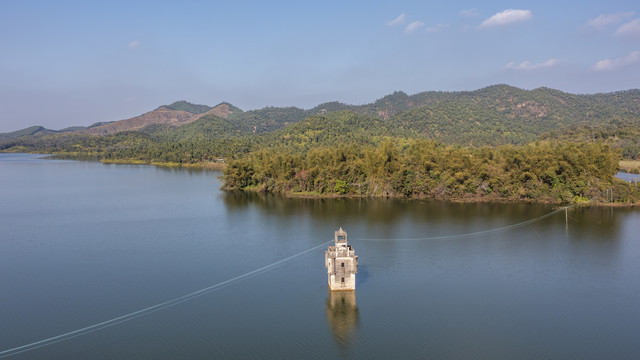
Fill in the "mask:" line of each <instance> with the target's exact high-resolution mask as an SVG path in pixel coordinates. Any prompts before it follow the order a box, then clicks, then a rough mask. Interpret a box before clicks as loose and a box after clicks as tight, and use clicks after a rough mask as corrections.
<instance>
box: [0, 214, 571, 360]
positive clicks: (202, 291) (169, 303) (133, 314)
mask: <svg viewBox="0 0 640 360" xmlns="http://www.w3.org/2000/svg"><path fill="white" fill-rule="evenodd" d="M570 207H573V206H569V207H563V208H560V209H557V210H554V211H552V212H550V213H547V214H545V215H542V216H538V217H536V218H534V219H530V220H527V221H523V222H520V223H517V224H512V225H507V226H502V227H499V228H494V229H488V230H483V231H476V232H471V233H465V234H456V235H443V236H434V237H421V238H403V239H398V238H396V239H366V238H355V239H353V240H359V241H426V240H452V239H462V238H468V237H475V236H480V235H485V234H491V233H497V232H502V231H507V230H510V229H514V228H518V227H522V226H525V225H529V224H532V223H535V222H537V221H540V220H542V219H545V218H548V217H550V216H552V215H553V214H556V213H558V212H560V211H563V210H564V211H566V210H567V209H568V208H570ZM332 241H333V240H331V241H328V242H325V243H322V244H320V245H317V246H314V247H312V248H310V249H307V250H304V251H301V252H299V253H297V254H295V255H291V256H289V257H286V258H284V259H282V260H278V261H276V262H274V263H271V264H269V265H265V266H263V267H261V268H258V269H255V270H252V271H249V272H247V273H244V274H242V275H238V276H236V277H233V278H231V279H228V280H225V281H222V282H219V283H217V284H214V285H211V286H208V287H206V288H203V289H200V290H197V291H194V292H192V293H189V294H186V295H183V296H180V297H177V298H175V299H172V300H168V301H165V302H162V303H159V304H156V305H153V306H149V307H146V308H144V309H140V310H137V311H134V312H131V313H128V314H125V315H122V316H118V317H115V318H113V319H110V320H106V321H103V322H100V323H97V324H93V325H90V326H87V327H84V328H81V329H77V330H73V331H69V332H67V333H64V334H60V335H57V336H52V337H50V338H46V339H43V340H39V341H35V342H32V343H29V344H26V345H22V346H18V347H14V348H12V349H7V350H4V351H0V358H5V357H8V356H12V355H17V354H20V353H23V352H27V351H30V350H34V349H37V348H40V347H44V346H48V345H52V344H55V343H58V342H61V341H65V340H69V339H73V338H75V337H78V336H82V335H85V334H88V333H91V332H94V331H98V330H102V329H105V328H108V327H111V326H114V325H117V324H120V323H123V322H126V321H130V320H133V319H135V318H138V317H141V316H145V315H149V314H152V313H154V312H157V311H160V310H163V309H166V308H169V307H172V306H175V305H178V304H181V303H183V302H186V301H189V300H193V299H195V298H198V297H200V296H203V295H205V294H209V293H211V292H214V291H217V290H220V289H222V288H224V287H226V286H229V285H232V284H235V283H237V282H240V281H243V280H246V279H248V278H250V277H253V276H256V275H259V274H262V273H264V272H267V271H269V270H272V269H274V268H276V267H278V266H280V265H282V264H284V263H286V262H288V261H290V260H293V259H295V258H297V257H300V256H302V255H304V254H307V253H309V252H312V251H314V250H317V249H320V248H322V247H324V246H327V245H328V244H329V243H331V242H332Z"/></svg>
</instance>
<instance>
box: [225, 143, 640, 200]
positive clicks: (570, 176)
mask: <svg viewBox="0 0 640 360" xmlns="http://www.w3.org/2000/svg"><path fill="white" fill-rule="evenodd" d="M619 155H620V153H619V151H618V150H616V149H613V148H612V147H611V146H609V145H607V144H604V143H582V144H578V143H568V142H555V141H540V142H534V143H531V144H528V145H524V146H512V145H505V146H499V147H480V148H470V147H460V146H452V145H443V144H441V143H437V142H434V141H428V140H411V141H408V142H406V143H404V144H398V143H395V142H392V141H385V142H383V143H382V145H381V146H379V147H374V146H358V145H340V146H338V147H336V148H317V149H313V150H310V151H309V152H306V153H282V152H279V151H277V150H271V149H263V150H260V151H257V152H254V153H252V154H250V155H249V156H247V157H243V158H240V159H236V160H233V161H230V162H229V164H228V166H227V168H226V169H225V175H224V180H225V188H226V189H228V190H250V191H264V192H273V193H281V194H298V195H305V194H306V195H320V196H322V195H329V196H335V195H352V196H393V197H398V196H402V197H410V198H433V199H448V200H483V201H486V200H501V201H504V200H507V201H544V202H551V203H586V202H589V201H592V202H605V201H608V200H607V199H606V198H605V197H604V194H605V192H606V190H607V189H611V188H612V187H615V188H616V191H614V200H615V201H617V202H636V201H638V200H639V199H640V198H639V197H638V190H637V189H636V188H635V187H634V186H629V184H627V183H625V182H623V181H616V180H615V179H614V178H613V177H612V174H614V173H615V172H616V170H617V166H618V165H617V159H618V158H619Z"/></svg>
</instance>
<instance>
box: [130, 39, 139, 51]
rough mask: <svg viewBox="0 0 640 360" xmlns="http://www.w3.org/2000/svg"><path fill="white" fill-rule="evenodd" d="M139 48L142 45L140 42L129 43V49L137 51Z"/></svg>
mask: <svg viewBox="0 0 640 360" xmlns="http://www.w3.org/2000/svg"><path fill="white" fill-rule="evenodd" d="M138 46H140V43H139V42H138V40H135V41H132V42H130V43H129V49H135V48H137V47H138Z"/></svg>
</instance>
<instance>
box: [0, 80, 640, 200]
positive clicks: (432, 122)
mask: <svg viewBox="0 0 640 360" xmlns="http://www.w3.org/2000/svg"><path fill="white" fill-rule="evenodd" d="M221 105H224V106H225V108H224V109H225V111H223V112H215V111H216V107H213V108H212V107H208V106H206V105H194V104H190V103H188V102H185V101H179V102H176V103H173V104H171V105H165V106H162V107H160V108H159V109H164V110H163V111H164V113H163V114H165V115H166V111H167V109H168V110H175V111H182V112H189V113H192V114H198V115H197V117H195V120H193V121H192V122H189V123H187V124H184V125H180V126H175V125H173V124H171V123H153V124H150V125H148V126H146V127H143V128H141V129H135V130H130V131H121V132H117V133H114V134H109V135H94V134H88V133H86V132H82V131H76V129H87V128H91V127H95V126H100V125H101V124H94V125H91V126H90V127H76V128H68V129H63V130H58V131H54V130H48V129H44V128H42V127H31V128H27V129H24V130H20V131H17V132H14V133H8V134H0V151H14V152H17V151H22V152H40V153H56V154H62V155H67V156H78V157H90V158H95V159H99V160H106V161H125V162H126V161H130V162H145V163H162V164H175V165H180V164H182V165H186V164H203V163H207V162H212V161H216V160H220V159H224V161H225V162H226V163H227V164H228V166H227V169H226V171H225V175H224V183H225V188H227V189H230V190H238V189H243V190H257V191H267V192H277V193H285V194H306V195H319V196H334V195H363V196H407V197H432V198H446V199H462V198H467V199H506V200H538V201H554V202H564V203H568V202H583V201H587V200H591V201H600V200H602V193H603V191H605V190H606V189H609V188H612V187H616V191H614V194H616V195H615V196H617V198H616V199H617V200H618V201H637V199H638V194H637V190H638V189H637V188H633V187H629V186H628V185H625V184H624V183H618V182H616V181H615V180H614V179H613V177H612V175H613V174H614V173H615V171H616V170H617V166H618V160H619V159H620V158H621V157H622V158H625V159H640V143H639V141H640V91H638V90H629V91H623V92H616V93H609V94H595V95H573V94H567V93H563V92H561V91H558V90H553V89H547V88H540V89H535V90H522V89H518V88H514V87H510V86H506V85H496V86H490V87H487V88H484V89H480V90H476V91H469V92H424V93H419V94H415V95H407V94H405V93H403V92H395V93H393V94H391V95H388V96H385V97H383V98H381V99H379V100H377V101H375V102H374V103H371V104H365V105H347V104H343V103H339V102H330V103H325V104H321V105H318V106H316V107H314V108H312V109H309V110H303V109H299V108H296V107H285V108H276V107H267V108H263V109H259V110H251V111H242V110H240V109H238V108H236V107H234V106H233V105H231V104H228V103H222V104H221ZM149 114H151V115H153V114H152V113H148V114H146V115H145V116H149Z"/></svg>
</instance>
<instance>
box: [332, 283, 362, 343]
mask: <svg viewBox="0 0 640 360" xmlns="http://www.w3.org/2000/svg"><path fill="white" fill-rule="evenodd" d="M327 323H328V324H329V328H330V329H331V332H332V333H333V337H334V338H335V339H336V341H337V342H338V345H339V346H340V347H341V348H343V349H348V348H349V345H350V343H351V340H352V335H353V332H354V331H355V330H356V329H357V328H358V323H359V314H358V306H357V305H356V292H355V291H330V292H329V297H328V298H327Z"/></svg>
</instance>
